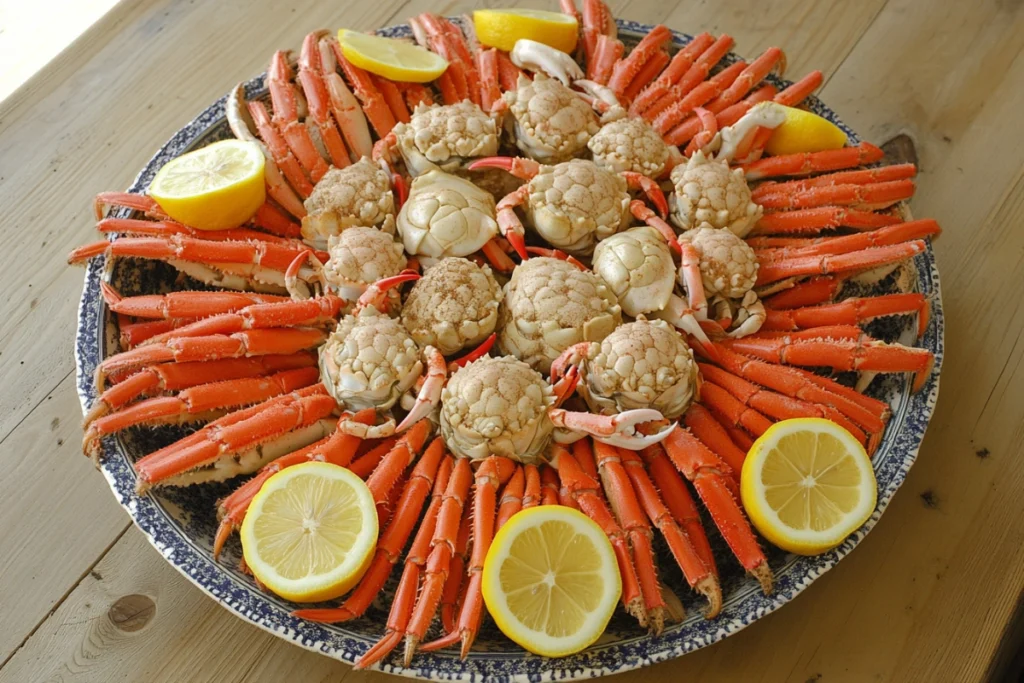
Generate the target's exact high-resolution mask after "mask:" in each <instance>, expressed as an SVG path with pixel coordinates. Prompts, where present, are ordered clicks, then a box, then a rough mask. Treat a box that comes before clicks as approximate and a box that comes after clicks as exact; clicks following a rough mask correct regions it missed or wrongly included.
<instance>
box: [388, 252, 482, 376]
mask: <svg viewBox="0 0 1024 683" xmlns="http://www.w3.org/2000/svg"><path fill="white" fill-rule="evenodd" d="M501 298H502V293H501V285H499V284H498V281H497V280H495V279H494V275H493V274H491V269H490V268H489V267H487V266H478V265H477V264H476V263H474V262H472V261H470V260H469V259H464V258H454V257H449V258H445V259H442V260H441V261H439V262H438V263H437V264H436V265H434V266H431V267H430V268H428V269H427V271H426V272H425V273H424V274H423V277H422V278H420V279H419V280H417V281H416V284H414V285H413V287H412V289H411V290H410V291H409V295H408V297H406V300H405V305H404V306H403V307H402V324H403V325H405V328H406V329H407V330H408V331H409V334H410V335H412V338H413V339H415V340H416V341H417V342H418V343H419V344H420V345H421V346H428V345H429V346H433V347H435V348H437V349H438V350H440V351H441V353H442V354H444V355H446V356H450V355H452V354H454V353H457V352H459V351H461V350H462V349H467V348H471V347H474V346H476V345H478V344H480V343H481V342H483V341H484V339H486V338H487V337H488V336H489V335H490V334H491V333H492V332H494V329H495V327H496V326H497V323H498V304H499V303H501Z"/></svg>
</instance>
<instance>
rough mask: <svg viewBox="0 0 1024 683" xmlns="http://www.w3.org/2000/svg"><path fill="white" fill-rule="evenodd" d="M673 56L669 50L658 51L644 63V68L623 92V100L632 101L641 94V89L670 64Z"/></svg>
mask: <svg viewBox="0 0 1024 683" xmlns="http://www.w3.org/2000/svg"><path fill="white" fill-rule="evenodd" d="M670 59H671V58H670V57H669V56H668V53H667V52H662V51H659V52H656V53H654V56H653V57H651V58H650V59H649V60H648V61H647V63H645V64H644V65H643V68H641V69H640V71H638V72H637V74H636V76H635V77H634V78H633V80H632V81H631V82H630V84H629V87H627V88H626V90H625V91H624V92H623V93H622V96H621V97H622V100H623V101H624V102H632V101H633V99H634V98H635V97H636V96H637V95H638V94H640V91H641V90H643V89H644V88H646V87H647V86H648V85H650V83H651V82H652V81H653V80H654V79H655V78H657V77H658V74H660V73H661V72H662V71H663V70H664V69H665V67H666V66H667V65H668V63H669V60H670Z"/></svg>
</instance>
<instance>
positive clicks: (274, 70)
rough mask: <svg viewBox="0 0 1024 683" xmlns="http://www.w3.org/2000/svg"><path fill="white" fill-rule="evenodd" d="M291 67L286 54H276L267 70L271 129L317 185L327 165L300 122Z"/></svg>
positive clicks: (280, 52) (307, 130) (284, 52)
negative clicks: (272, 112) (277, 131)
mask: <svg viewBox="0 0 1024 683" xmlns="http://www.w3.org/2000/svg"><path fill="white" fill-rule="evenodd" d="M293 76H294V74H293V73H292V67H291V65H290V64H289V63H288V53H287V52H286V51H284V50H278V51H277V52H275V53H274V56H273V57H272V58H271V60H270V68H269V69H268V70H267V88H268V89H269V90H270V101H271V103H272V105H273V108H274V117H273V119H272V121H273V123H274V125H276V126H277V127H278V129H279V130H280V131H281V135H283V136H284V139H285V141H286V142H287V143H288V147H289V148H290V149H291V150H292V152H293V153H294V154H295V157H296V158H297V159H298V160H299V163H300V164H302V167H303V168H304V169H305V170H306V172H307V173H308V174H309V177H310V179H311V180H312V181H313V182H314V183H318V182H320V179H321V178H323V176H324V174H325V173H327V162H325V161H324V158H323V157H322V156H320V152H319V151H318V150H317V148H316V145H315V144H314V143H313V138H312V137H310V135H309V129H307V128H306V126H305V125H304V124H303V123H302V122H301V121H299V110H298V101H297V99H296V92H295V86H294V85H293V84H292V77H293Z"/></svg>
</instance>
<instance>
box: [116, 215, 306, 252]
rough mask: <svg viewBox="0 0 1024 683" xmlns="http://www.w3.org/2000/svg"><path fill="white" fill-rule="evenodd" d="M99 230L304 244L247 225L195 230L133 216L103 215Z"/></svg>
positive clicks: (170, 222)
mask: <svg viewBox="0 0 1024 683" xmlns="http://www.w3.org/2000/svg"><path fill="white" fill-rule="evenodd" d="M96 229H97V230H99V231H100V232H105V233H109V232H120V233H128V234H131V235H133V236H148V237H167V236H170V235H184V236H186V237H192V238H195V239H201V240H209V241H211V242H226V241H230V242H268V243H270V244H279V245H281V246H286V247H292V248H308V247H307V246H306V245H304V244H303V243H302V242H301V241H299V240H297V239H294V238H289V237H279V236H277V235H272V234H270V233H266V232H261V231H259V230H252V229H250V228H229V229H227V230H206V231H204V230H197V229H196V228H192V227H189V226H187V225H183V224H181V223H177V222H175V221H172V220H159V221H153V220H139V219H136V218H104V219H103V220H101V221H100V222H98V223H97V224H96Z"/></svg>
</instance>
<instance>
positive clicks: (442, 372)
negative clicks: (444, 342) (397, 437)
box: [395, 346, 448, 433]
mask: <svg viewBox="0 0 1024 683" xmlns="http://www.w3.org/2000/svg"><path fill="white" fill-rule="evenodd" d="M423 356H424V357H425V358H426V359H427V375H426V377H427V379H426V381H424V382H423V386H422V387H420V391H419V394H417V395H416V403H415V404H414V405H413V407H412V409H411V410H410V411H409V413H408V414H407V415H406V416H405V419H404V420H402V421H401V422H400V423H399V424H398V426H397V427H395V433H399V432H403V431H405V430H406V429H408V428H409V427H411V426H413V425H414V424H416V423H417V422H419V421H420V420H422V419H423V418H425V417H426V416H427V415H429V414H430V412H431V411H432V410H433V409H434V406H436V405H437V403H438V401H440V400H441V388H442V387H443V386H444V381H445V379H446V378H447V377H448V368H447V367H446V365H445V362H444V356H442V355H441V352H440V351H438V350H437V349H435V348H434V347H433V346H428V347H427V348H425V349H423Z"/></svg>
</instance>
